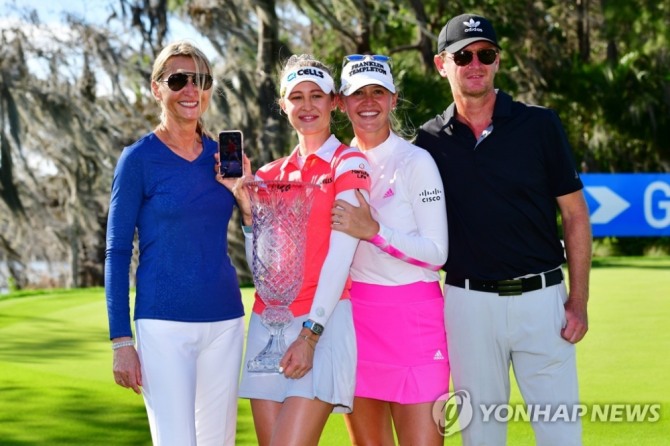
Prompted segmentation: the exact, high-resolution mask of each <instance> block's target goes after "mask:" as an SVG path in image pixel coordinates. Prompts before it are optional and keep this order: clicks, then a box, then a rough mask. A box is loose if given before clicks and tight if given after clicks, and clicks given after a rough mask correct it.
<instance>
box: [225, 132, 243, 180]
mask: <svg viewBox="0 0 670 446" xmlns="http://www.w3.org/2000/svg"><path fill="white" fill-rule="evenodd" d="M242 153H243V151H242V132H241V131H240V130H224V131H222V132H220V133H219V159H220V161H221V166H220V168H219V171H220V172H221V175H222V176H224V177H226V178H235V177H241V176H242Z"/></svg>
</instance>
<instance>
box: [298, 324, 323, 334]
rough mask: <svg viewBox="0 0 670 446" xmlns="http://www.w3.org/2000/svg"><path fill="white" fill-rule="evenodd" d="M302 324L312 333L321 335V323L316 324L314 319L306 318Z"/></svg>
mask: <svg viewBox="0 0 670 446" xmlns="http://www.w3.org/2000/svg"><path fill="white" fill-rule="evenodd" d="M302 326H303V327H305V328H307V329H309V330H311V332H312V333H314V334H317V335H321V333H323V325H321V324H317V323H316V322H314V321H309V320H307V321H305V322H304V323H303V324H302Z"/></svg>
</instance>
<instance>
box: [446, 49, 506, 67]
mask: <svg viewBox="0 0 670 446" xmlns="http://www.w3.org/2000/svg"><path fill="white" fill-rule="evenodd" d="M474 54H476V55H477V59H479V61H480V62H481V63H483V64H484V65H491V64H492V63H493V62H495V61H496V57H497V56H498V50H496V49H493V48H486V49H483V50H477V51H475V52H474V53H473V52H472V51H468V50H460V51H457V52H455V53H454V54H451V55H450V56H451V58H452V59H454V63H455V64H456V65H458V66H459V67H464V66H466V65H470V63H471V62H472V59H473V56H474Z"/></svg>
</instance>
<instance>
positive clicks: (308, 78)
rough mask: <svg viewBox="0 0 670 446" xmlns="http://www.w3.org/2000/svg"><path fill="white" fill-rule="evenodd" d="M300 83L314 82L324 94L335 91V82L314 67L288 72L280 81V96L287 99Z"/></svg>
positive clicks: (328, 75) (325, 73)
mask: <svg viewBox="0 0 670 446" xmlns="http://www.w3.org/2000/svg"><path fill="white" fill-rule="evenodd" d="M300 82H314V83H315V84H316V85H318V86H319V88H320V89H321V90H322V91H323V92H324V93H326V94H329V93H332V92H333V91H334V90H335V81H334V80H333V78H332V77H331V76H330V74H328V73H327V72H325V71H323V70H322V69H320V68H316V67H300V68H298V69H295V70H292V71H290V72H289V73H288V74H286V76H284V78H283V79H282V80H281V87H280V89H279V92H280V96H281V97H282V98H285V97H287V96H288V95H289V94H291V91H292V90H293V89H294V88H295V86H296V85H298V84H299V83H300Z"/></svg>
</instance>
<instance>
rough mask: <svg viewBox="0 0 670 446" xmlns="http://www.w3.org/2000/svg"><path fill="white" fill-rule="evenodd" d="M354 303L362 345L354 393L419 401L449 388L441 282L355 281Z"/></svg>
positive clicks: (354, 313) (366, 396)
mask: <svg viewBox="0 0 670 446" xmlns="http://www.w3.org/2000/svg"><path fill="white" fill-rule="evenodd" d="M351 304H352V310H353V316H354V327H355V329H356V344H357V349H358V365H357V368H356V394H355V395H356V396H358V397H364V398H373V399H378V400H382V401H390V402H396V403H401V404H417V403H426V402H432V401H435V400H436V399H437V397H439V396H440V395H442V394H444V393H447V392H448V391H449V358H448V356H447V336H446V333H445V328H444V298H443V296H442V290H441V288H440V284H439V282H417V283H412V284H408V285H394V286H385V285H372V284H367V283H361V282H353V284H352V287H351Z"/></svg>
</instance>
